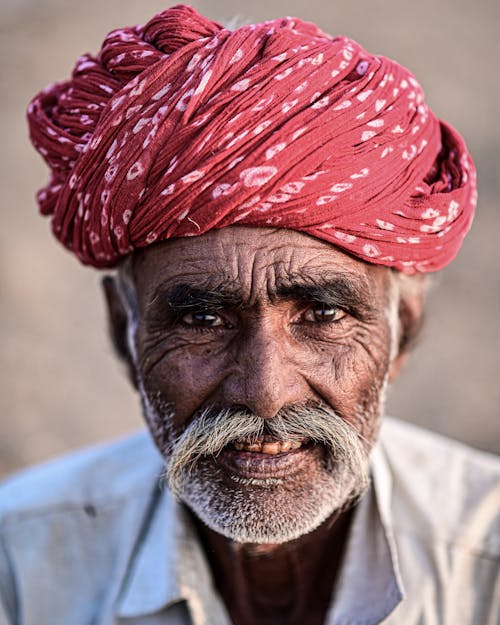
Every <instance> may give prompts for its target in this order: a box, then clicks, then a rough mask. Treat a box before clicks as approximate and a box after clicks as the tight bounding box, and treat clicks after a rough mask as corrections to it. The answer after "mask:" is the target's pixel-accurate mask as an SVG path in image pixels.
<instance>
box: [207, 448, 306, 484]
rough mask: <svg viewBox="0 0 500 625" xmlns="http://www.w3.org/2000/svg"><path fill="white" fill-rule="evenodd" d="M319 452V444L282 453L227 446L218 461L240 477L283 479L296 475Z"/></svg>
mask: <svg viewBox="0 0 500 625" xmlns="http://www.w3.org/2000/svg"><path fill="white" fill-rule="evenodd" d="M317 453H318V446H317V445H305V446H303V447H299V449H293V450H290V451H285V452H282V453H280V454H262V453H258V452H251V451H237V450H236V449H231V448H226V449H224V450H222V452H221V453H220V454H219V455H218V456H217V458H216V461H217V463H218V464H219V465H222V467H223V468H224V469H226V470H227V471H228V472H229V473H230V474H234V475H236V476H237V477H240V478H244V479H252V480H266V479H276V480H282V479H284V478H289V477H291V476H292V475H294V474H295V473H296V472H297V471H299V470H300V469H301V468H302V467H303V466H304V465H305V464H306V463H307V462H309V461H310V460H311V458H312V456H314V455H317Z"/></svg>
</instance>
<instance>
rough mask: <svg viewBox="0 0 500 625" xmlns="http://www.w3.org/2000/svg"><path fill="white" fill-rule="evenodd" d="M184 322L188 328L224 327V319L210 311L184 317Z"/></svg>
mask: <svg viewBox="0 0 500 625" xmlns="http://www.w3.org/2000/svg"><path fill="white" fill-rule="evenodd" d="M182 321H183V322H184V323H185V324H186V325H188V326H197V327H204V328H213V327H214V326H221V325H222V319H221V318H220V317H219V315H217V314H216V313H213V312H208V311H200V312H194V313H188V314H187V315H184V316H183V317H182Z"/></svg>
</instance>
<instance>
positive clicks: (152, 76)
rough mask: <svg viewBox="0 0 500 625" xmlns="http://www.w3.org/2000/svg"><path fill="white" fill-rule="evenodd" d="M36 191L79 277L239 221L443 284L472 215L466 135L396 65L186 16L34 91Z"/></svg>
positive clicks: (110, 43)
mask: <svg viewBox="0 0 500 625" xmlns="http://www.w3.org/2000/svg"><path fill="white" fill-rule="evenodd" d="M28 120H29V125H30V136H31V139H32V142H33V144H34V145H35V147H36V149H37V150H38V151H39V152H40V153H41V154H42V156H43V157H44V159H45V161H46V162H47V164H48V166H49V167H50V170H51V177H50V181H49V183H48V184H47V185H46V186H45V187H44V188H43V189H42V190H40V191H39V193H38V201H39V205H40V209H41V212H42V213H43V214H44V215H50V216H51V220H52V229H53V232H54V234H55V236H56V237H57V238H58V239H59V240H60V241H61V242H62V243H63V244H64V245H65V246H66V247H67V248H68V249H69V250H71V251H72V252H73V253H74V254H75V255H76V256H77V257H78V258H79V259H80V260H81V261H82V262H83V263H85V264H88V265H93V266H95V267H99V268H105V267H113V266H115V265H117V263H118V262H119V261H120V259H121V258H123V257H124V256H125V255H127V254H129V253H130V252H131V251H133V250H135V249H137V248H143V247H145V246H148V245H150V244H152V243H154V242H159V241H164V240H167V239H170V238H173V237H187V236H196V235H200V234H203V233H205V232H207V231H210V230H212V229H214V228H224V227H226V226H230V225H233V224H238V225H242V226H254V227H278V228H289V229H292V230H297V231H300V232H304V233H307V234H309V235H311V236H313V237H316V238H319V239H321V240H323V241H327V242H330V243H332V244H334V245H335V246H337V247H338V248H340V249H342V250H344V251H346V252H348V253H350V254H352V255H354V256H356V257H358V258H360V259H363V260H365V261H368V262H371V263H376V264H381V265H387V266H390V267H394V268H396V269H398V270H400V271H403V272H406V273H415V272H428V271H436V270H438V269H441V268H442V267H444V266H445V265H446V264H447V263H449V262H450V261H451V260H452V259H453V258H454V257H455V255H456V254H457V252H458V249H459V247H460V245H461V243H462V240H463V238H464V236H465V234H466V232H467V231H468V229H469V227H470V224H471V221H472V217H473V213H474V207H475V203H476V195H477V194H476V175H475V169H474V165H473V162H472V160H471V157H470V155H469V153H468V151H467V148H466V145H465V143H464V140H463V139H462V137H461V136H460V135H459V134H458V132H457V131H456V130H454V129H453V128H452V127H451V126H450V125H448V124H447V123H445V122H444V121H441V120H439V119H438V118H437V117H436V116H435V115H434V113H433V112H432V111H431V110H430V109H429V108H428V106H427V105H426V103H425V102H424V95H423V91H422V88H421V86H420V85H419V83H418V82H417V81H416V79H415V78H414V76H413V75H412V74H411V73H410V72H409V71H408V70H407V69H405V68H404V67H402V66H401V65H399V64H398V63H396V62H394V61H392V60H390V59H387V58H385V57H382V56H375V55H372V54H370V53H368V52H367V51H366V50H365V49H364V48H363V47H361V46H360V45H359V44H358V43H356V42H355V41H353V40H352V39H349V38H346V37H332V36H330V35H328V34H325V33H324V32H322V31H321V30H320V29H319V28H318V27H317V26H316V25H314V24H312V23H308V22H304V21H302V20H300V19H296V18H289V17H287V18H283V19H275V20H271V21H267V22H263V23H259V24H250V25H247V26H242V27H240V28H237V29H235V30H228V29H227V28H224V27H223V26H221V25H220V24H218V23H216V22H214V21H212V20H210V19H208V18H206V17H203V16H202V15H200V14H198V13H197V12H196V11H195V10H194V9H192V8H190V7H187V6H181V5H179V6H175V7H172V8H170V9H167V10H165V11H163V12H162V13H160V14H158V15H156V16H155V17H153V18H152V19H151V20H150V21H149V22H148V23H147V24H145V25H143V26H132V27H129V28H121V29H118V30H114V31H113V32H111V33H110V34H109V35H108V36H107V37H106V38H105V40H104V42H103V44H102V48H101V50H100V52H99V53H98V54H97V55H96V56H91V55H90V54H85V55H84V56H82V57H81V58H80V59H79V60H78V61H77V63H76V66H75V68H74V70H73V74H72V76H71V78H70V80H68V81H65V82H61V83H56V84H53V85H51V86H49V87H48V88H47V89H45V90H43V91H42V92H41V93H39V94H38V95H37V96H36V97H35V98H34V99H33V100H32V102H31V103H30V106H29V109H28Z"/></svg>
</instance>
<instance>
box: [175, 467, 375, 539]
mask: <svg viewBox="0 0 500 625" xmlns="http://www.w3.org/2000/svg"><path fill="white" fill-rule="evenodd" d="M323 465H324V463H322V462H320V461H317V462H309V463H305V465H304V466H303V467H302V468H301V470H299V471H296V472H295V473H294V474H292V475H290V476H284V477H278V478H277V477H259V478H256V477H242V476H241V475H239V474H237V473H235V472H231V471H228V470H227V468H226V467H225V466H224V465H223V464H222V463H220V462H218V461H217V459H214V458H204V459H203V460H201V461H200V462H199V463H198V464H197V465H196V467H195V468H194V469H193V470H192V472H190V474H189V476H186V478H185V479H184V480H183V487H182V490H181V491H180V492H179V493H178V494H179V497H180V499H181V500H182V501H183V502H184V503H185V504H186V505H187V506H188V507H189V508H190V509H191V510H192V512H193V513H194V514H195V515H196V516H197V517H198V518H199V519H200V520H201V521H202V522H203V523H205V525H207V526H208V527H209V528H210V529H212V530H214V531H215V532H217V533H219V534H222V535H223V536H225V537H227V538H229V539H231V540H233V541H235V542H238V543H257V544H279V543H285V542H288V541H291V540H294V539H296V538H299V537H300V536H303V535H305V534H308V533H309V532H312V531H313V530H315V529H316V528H317V527H319V526H320V525H321V524H322V523H323V522H324V521H326V519H328V518H329V517H330V516H331V515H332V514H333V513H335V512H336V511H340V510H341V509H344V508H346V507H347V506H348V505H349V504H350V503H352V502H353V501H354V500H355V499H356V498H358V497H359V496H360V495H361V494H362V493H363V492H364V490H365V489H366V487H367V484H368V481H369V480H368V470H366V473H365V475H353V474H352V472H351V471H350V470H349V469H348V468H346V467H344V466H336V465H334V466H333V467H330V468H329V469H327V468H326V467H324V466H323Z"/></svg>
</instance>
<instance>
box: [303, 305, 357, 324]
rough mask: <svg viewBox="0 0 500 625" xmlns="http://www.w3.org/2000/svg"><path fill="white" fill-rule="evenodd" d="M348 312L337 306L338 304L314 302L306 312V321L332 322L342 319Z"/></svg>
mask: <svg viewBox="0 0 500 625" xmlns="http://www.w3.org/2000/svg"><path fill="white" fill-rule="evenodd" d="M346 314H347V313H346V312H344V311H343V310H342V309H341V308H337V307H336V306H330V304H325V303H321V304H314V305H313V306H311V307H310V308H309V310H307V311H306V312H305V314H304V319H305V321H310V322H313V323H328V322H330V323H332V322H335V321H340V320H341V319H342V318H343V317H345V316H346Z"/></svg>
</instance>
